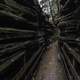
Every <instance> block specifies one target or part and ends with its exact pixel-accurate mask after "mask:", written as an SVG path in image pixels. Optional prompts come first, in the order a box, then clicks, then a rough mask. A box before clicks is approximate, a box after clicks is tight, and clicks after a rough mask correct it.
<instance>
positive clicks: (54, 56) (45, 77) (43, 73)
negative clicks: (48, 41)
mask: <svg viewBox="0 0 80 80" xmlns="http://www.w3.org/2000/svg"><path fill="white" fill-rule="evenodd" d="M35 80H66V76H65V72H64V68H63V66H62V64H61V63H60V62H59V60H58V50H57V43H55V44H52V45H51V46H50V48H49V49H48V52H47V53H46V55H44V56H43V58H42V61H41V62H40V66H39V70H38V73H37V76H36V79H35Z"/></svg>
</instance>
